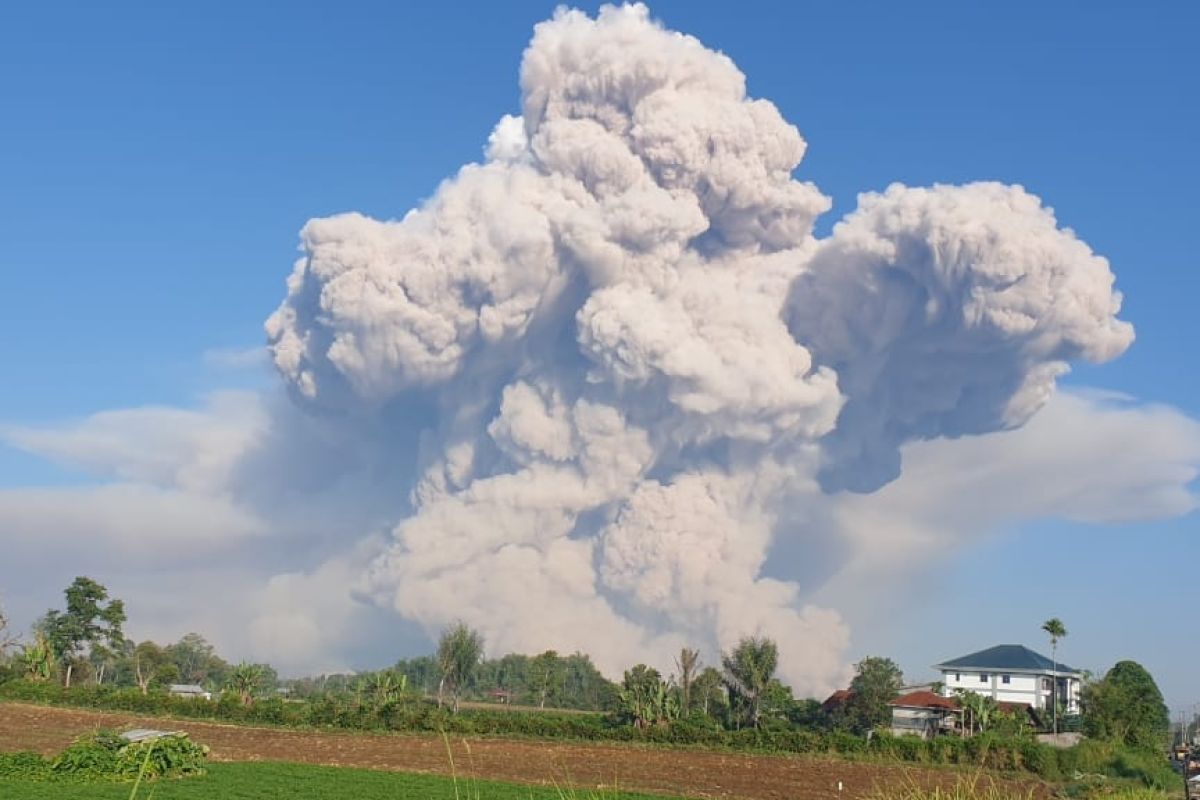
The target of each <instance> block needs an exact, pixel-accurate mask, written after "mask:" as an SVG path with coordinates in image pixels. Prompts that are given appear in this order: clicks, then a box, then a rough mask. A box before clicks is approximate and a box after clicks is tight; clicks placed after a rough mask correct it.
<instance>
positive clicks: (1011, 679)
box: [942, 670, 1079, 713]
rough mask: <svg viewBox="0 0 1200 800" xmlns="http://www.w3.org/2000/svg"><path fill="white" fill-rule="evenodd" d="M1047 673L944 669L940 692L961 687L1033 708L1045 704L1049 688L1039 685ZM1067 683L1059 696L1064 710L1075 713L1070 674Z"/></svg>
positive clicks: (951, 692)
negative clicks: (1005, 678) (1066, 688)
mask: <svg viewBox="0 0 1200 800" xmlns="http://www.w3.org/2000/svg"><path fill="white" fill-rule="evenodd" d="M1005 675H1007V676H1008V683H1005V682H1004V676H1005ZM984 676H986V680H984V679H983V678H984ZM1049 677H1050V676H1049V674H1047V675H1032V674H1029V673H1002V672H987V673H983V672H980V671H971V670H944V671H943V672H942V683H944V684H945V687H946V688H945V689H944V690H943V692H942V694H944V695H945V696H946V697H951V696H953V695H954V693H955V691H956V690H959V689H962V690H965V691H970V692H975V693H976V694H983V695H988V696H990V697H993V698H995V699H996V700H997V701H999V702H1002V703H1027V704H1029V705H1031V706H1033V707H1034V708H1049V707H1050V690H1049V689H1048V688H1046V689H1043V688H1042V686H1043V683H1042V680H1043V678H1046V679H1048V678H1049ZM1067 685H1068V691H1067V693H1066V696H1064V698H1063V699H1064V700H1065V701H1066V705H1067V710H1068V712H1069V713H1076V712H1078V710H1079V681H1078V680H1076V679H1074V678H1070V679H1068V680H1067Z"/></svg>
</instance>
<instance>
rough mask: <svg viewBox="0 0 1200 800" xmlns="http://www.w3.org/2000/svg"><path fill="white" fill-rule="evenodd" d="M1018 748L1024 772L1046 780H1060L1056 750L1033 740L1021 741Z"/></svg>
mask: <svg viewBox="0 0 1200 800" xmlns="http://www.w3.org/2000/svg"><path fill="white" fill-rule="evenodd" d="M1018 747H1019V749H1020V754H1021V767H1022V768H1023V769H1024V770H1026V771H1027V772H1032V773H1033V774H1035V775H1037V776H1039V777H1041V778H1045V779H1046V780H1057V779H1058V777H1059V761H1058V756H1057V755H1056V753H1055V750H1054V748H1052V747H1050V746H1048V745H1044V744H1042V743H1041V742H1037V741H1034V740H1033V739H1025V740H1023V741H1021V742H1020V744H1019V745H1018Z"/></svg>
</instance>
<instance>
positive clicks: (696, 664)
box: [675, 647, 700, 715]
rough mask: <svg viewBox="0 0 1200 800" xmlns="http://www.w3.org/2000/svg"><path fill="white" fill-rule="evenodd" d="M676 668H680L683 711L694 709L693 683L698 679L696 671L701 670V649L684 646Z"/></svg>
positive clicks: (680, 691)
mask: <svg viewBox="0 0 1200 800" xmlns="http://www.w3.org/2000/svg"><path fill="white" fill-rule="evenodd" d="M675 668H676V669H678V670H679V694H680V703H681V705H682V707H683V713H684V714H685V715H686V714H687V713H688V712H690V711H691V710H692V684H693V683H695V681H696V673H698V672H699V671H700V651H699V650H692V649H690V648H687V647H685V648H683V649H682V650H680V651H679V656H678V657H677V658H676V659H675Z"/></svg>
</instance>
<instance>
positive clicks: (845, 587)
mask: <svg viewBox="0 0 1200 800" xmlns="http://www.w3.org/2000/svg"><path fill="white" fill-rule="evenodd" d="M521 92H522V116H521V117H514V116H506V117H504V118H503V119H502V120H501V122H500V123H499V125H498V126H497V127H496V129H495V130H494V131H493V132H492V136H491V138H490V139H489V145H488V147H487V149H486V154H487V160H486V161H485V163H483V164H468V165H466V166H464V167H462V169H460V170H459V171H458V173H457V174H456V175H454V176H453V177H451V178H450V179H448V180H447V181H445V182H444V183H443V184H442V185H441V186H440V187H439V188H438V189H437V191H436V192H435V193H434V195H433V196H432V198H431V199H430V200H429V201H428V202H427V203H425V204H424V205H422V206H421V207H420V208H417V209H414V210H412V211H410V212H409V213H407V214H406V215H404V216H403V217H402V218H401V219H399V220H397V221H386V222H385V221H378V220H373V219H370V218H368V217H365V216H363V215H361V214H356V213H348V214H341V215H338V216H334V217H330V218H326V219H314V220H311V221H309V223H308V224H307V225H305V227H304V230H303V232H302V234H301V240H302V249H303V256H302V257H301V259H300V260H299V261H298V262H297V263H296V265H295V268H294V270H293V272H292V274H291V276H290V278H289V280H288V288H287V295H286V297H285V298H284V300H283V302H282V303H281V304H280V306H279V308H278V309H277V310H276V311H275V313H274V314H272V315H271V317H270V318H269V320H268V321H267V323H266V331H267V335H268V339H269V343H270V344H269V351H270V357H271V360H272V362H273V363H274V366H275V367H276V369H277V370H278V372H279V374H280V376H281V377H282V379H283V381H284V383H285V385H286V387H287V389H288V390H289V392H290V396H291V397H294V398H295V399H296V401H297V402H296V403H295V404H294V405H292V404H288V403H286V402H284V401H282V400H281V399H280V398H278V397H275V396H274V395H271V394H265V395H255V394H246V393H242V394H217V395H213V396H212V397H211V398H209V399H208V400H207V402H206V403H205V404H204V406H203V407H202V408H201V409H199V410H181V409H165V408H145V409H131V410H125V411H115V412H106V413H101V414H97V415H95V416H93V417H90V418H88V419H86V420H83V421H81V422H77V423H74V424H67V425H61V426H54V427H50V428H41V429H30V428H16V429H9V430H7V431H6V432H5V434H4V438H5V439H6V440H7V441H9V442H11V443H13V444H15V445H16V446H19V447H22V448H24V449H26V450H28V451H29V452H33V453H36V454H40V455H43V456H45V457H47V458H49V459H52V460H54V461H56V462H58V463H62V464H66V465H68V466H72V467H76V468H82V469H84V470H86V471H88V472H90V473H92V474H93V475H97V476H99V477H100V478H101V479H103V480H109V481H113V482H114V483H113V484H112V485H104V486H101V487H98V488H97V487H90V488H85V489H78V488H76V489H64V490H56V491H55V492H51V491H49V490H24V491H19V492H18V491H16V490H14V491H10V492H8V493H7V494H6V495H4V496H3V498H0V530H4V528H3V526H4V525H5V523H6V521H7V522H8V523H11V524H10V528H11V529H12V530H18V531H24V532H25V533H22V534H21V536H22V539H21V541H22V542H23V543H24V544H23V546H27V547H29V548H30V550H29V551H27V553H26V555H24V556H23V558H27V559H35V558H45V557H47V556H48V554H49V553H50V552H51V551H50V550H47V549H45V548H43V549H42V550H41V551H38V552H40V555H37V556H35V555H34V551H37V548H38V547H39V544H38V542H39V541H41V539H42V538H44V539H45V541H46V547H47V548H49V547H62V546H63V543H65V542H71V541H78V542H80V543H90V544H89V546H90V547H91V548H92V550H91V551H88V550H85V552H88V553H89V555H88V558H89V559H91V560H90V561H89V563H96V564H107V563H110V562H111V557H112V555H114V554H121V553H138V554H141V555H142V556H143V557H148V558H151V559H153V558H156V557H158V558H161V561H160V562H158V563H160V564H161V565H162V567H163V568H165V569H170V570H171V574H172V576H173V580H177V581H184V580H194V581H197V582H198V584H197V585H198V586H201V587H202V591H205V592H210V593H213V594H214V601H213V603H212V607H213V608H212V611H211V612H210V611H208V610H205V611H204V612H203V613H200V612H197V611H195V610H192V611H179V605H180V604H179V603H167V604H166V605H160V606H157V607H156V608H159V609H162V608H170V609H172V610H174V611H175V612H176V613H181V614H184V615H185V616H186V617H187V618H189V619H195V620H196V622H197V624H200V623H201V622H203V623H204V624H205V625H210V626H212V628H210V630H212V631H213V637H214V639H215V640H218V641H222V642H229V643H230V646H231V647H245V648H249V649H250V650H251V651H252V652H255V653H257V652H259V651H258V650H255V649H254V648H270V650H271V653H272V656H271V657H272V659H273V660H278V661H280V663H281V665H282V666H284V667H285V669H286V668H311V667H312V665H314V664H317V663H327V662H328V663H333V662H340V659H339V658H337V656H338V655H342V654H349V653H350V652H351V650H353V648H355V647H358V646H361V642H362V639H361V638H357V639H356V638H355V636H351V635H349V634H347V631H353V630H356V629H366V628H369V627H370V626H369V625H368V624H367V623H366V622H363V621H364V620H367V619H368V618H369V617H370V615H371V614H372V613H373V612H372V611H371V610H370V609H369V608H368V607H367V606H365V605H364V604H363V603H362V602H360V600H359V599H356V598H358V597H361V596H363V595H361V594H359V592H362V593H365V594H367V595H369V596H370V597H371V598H372V599H373V600H374V601H376V602H378V603H380V604H381V605H383V606H384V607H386V608H388V609H390V610H392V611H394V612H398V613H399V614H400V615H401V616H402V617H404V618H405V619H407V620H409V621H411V622H413V623H415V624H417V625H419V626H422V627H423V628H424V629H425V630H426V631H429V632H432V631H435V630H436V629H437V628H439V627H440V626H442V625H444V624H446V623H447V622H449V621H451V620H453V619H456V618H463V619H465V620H466V621H467V622H469V623H470V624H473V625H476V626H479V627H481V628H482V629H483V632H484V634H485V635H486V637H487V638H488V640H489V642H490V643H491V646H492V647H495V648H498V649H499V650H504V649H519V650H525V651H537V650H542V649H546V648H550V647H553V648H557V649H560V650H572V649H576V648H579V649H584V650H588V651H590V652H592V653H593V654H594V655H595V656H596V657H597V659H598V660H599V661H600V663H601V664H602V665H603V666H604V667H605V668H606V669H607V670H608V671H609V672H612V673H615V672H616V671H617V670H618V669H619V668H621V667H623V666H627V665H628V664H629V663H630V662H632V661H634V660H639V661H640V660H645V661H649V662H651V663H658V664H661V665H664V666H665V665H666V664H667V662H668V659H669V658H670V654H671V652H672V651H673V650H674V649H675V648H677V647H678V646H679V645H680V644H681V643H683V642H687V643H690V644H693V645H699V646H701V647H703V648H704V649H705V650H707V651H708V655H709V657H710V658H711V657H713V656H715V651H716V650H717V649H718V648H723V647H728V646H730V645H731V644H733V643H734V642H735V641H736V639H737V638H738V637H739V636H740V635H742V634H747V633H764V634H767V635H769V636H772V637H774V638H776V639H777V640H779V642H780V644H781V648H782V651H783V654H784V657H785V658H784V663H783V665H782V666H783V671H784V675H785V676H786V677H787V678H788V679H789V680H790V681H792V682H793V683H794V684H795V685H796V686H797V688H799V689H800V690H801V691H804V692H817V693H819V692H821V691H824V690H826V689H828V688H831V687H832V686H833V685H835V684H837V683H838V682H840V681H841V680H842V679H843V678H844V676H845V671H846V665H845V663H844V660H845V652H846V649H847V643H848V640H849V631H848V629H847V625H846V623H845V621H844V619H843V617H842V616H841V614H840V613H839V609H841V608H842V607H850V606H851V604H852V603H854V602H875V603H880V602H894V599H893V598H892V596H891V595H890V594H888V593H887V592H886V591H885V587H886V585H887V583H888V582H889V581H902V580H903V579H904V577H905V576H906V575H909V574H912V570H913V569H914V566H913V565H914V564H918V563H919V561H920V559H921V558H922V557H923V556H924V555H926V554H928V553H931V552H933V553H941V552H945V551H947V550H949V549H952V548H953V547H954V546H955V545H956V544H957V543H961V542H967V541H970V540H971V537H972V536H974V535H976V534H977V533H978V532H979V531H982V530H987V529H990V528H995V527H997V526H1002V525H1004V524H1007V523H1010V522H1014V521H1019V520H1021V519H1027V518H1033V517H1042V516H1057V517H1067V518H1070V519H1083V520H1089V521H1110V520H1113V521H1115V520H1128V519H1140V518H1145V517H1156V516H1163V515H1170V514H1178V513H1183V512H1185V511H1187V510H1188V509H1189V508H1192V507H1194V502H1195V500H1194V497H1193V495H1192V493H1191V492H1190V490H1189V488H1188V484H1189V482H1190V481H1191V480H1192V479H1193V478H1194V477H1195V474H1196V467H1197V464H1198V463H1200V448H1198V447H1197V445H1196V441H1197V437H1196V425H1195V423H1194V422H1193V421H1192V420H1189V419H1187V418H1186V417H1183V416H1182V415H1180V414H1179V413H1178V412H1175V411H1172V410H1170V409H1163V408H1156V407H1139V406H1135V405H1121V404H1114V403H1113V402H1112V401H1107V400H1105V401H1101V400H1097V399H1095V398H1089V397H1084V396H1079V395H1058V396H1056V395H1055V390H1056V382H1057V380H1058V378H1059V377H1060V376H1061V375H1062V374H1063V373H1064V372H1065V371H1066V369H1067V365H1068V363H1069V362H1071V361H1075V360H1080V359H1083V360H1090V361H1093V362H1102V361H1105V360H1108V359H1111V358H1113V357H1116V356H1118V355H1119V354H1120V353H1121V352H1123V351H1124V350H1125V348H1126V347H1127V346H1128V345H1129V344H1130V342H1131V341H1132V337H1133V331H1132V328H1131V327H1130V326H1129V325H1128V324H1127V323H1126V322H1123V321H1121V320H1120V319H1119V318H1118V317H1117V314H1118V312H1119V310H1120V303H1121V297H1120V294H1119V292H1116V291H1115V289H1114V284H1113V275H1112V272H1111V270H1110V269H1109V265H1108V262H1107V261H1105V260H1104V259H1103V258H1102V257H1101V256H1098V255H1096V254H1094V253H1093V252H1092V251H1091V250H1090V249H1089V248H1088V246H1087V245H1086V244H1084V243H1083V242H1081V241H1080V240H1079V239H1078V238H1077V237H1076V236H1075V235H1074V233H1073V232H1071V231H1070V230H1066V229H1063V228H1061V227H1059V225H1058V223H1057V220H1056V219H1055V217H1054V215H1053V213H1052V212H1051V211H1050V210H1049V209H1048V208H1047V207H1045V206H1044V205H1043V204H1042V203H1041V201H1040V199H1039V198H1037V197H1034V196H1033V195H1031V194H1029V193H1027V192H1025V191H1024V190H1023V189H1021V188H1020V187H1010V186H1002V185H999V184H994V183H976V184H968V185H965V186H935V187H932V188H910V187H903V186H893V187H891V188H889V189H888V190H887V191H886V192H884V193H882V194H867V195H863V196H862V197H861V198H860V201H859V208H858V210H857V211H855V212H854V213H852V214H851V215H849V216H848V217H847V218H846V219H845V220H843V221H842V222H841V223H839V224H838V225H837V226H836V227H835V228H834V232H833V234H832V235H831V236H830V237H828V238H825V239H821V240H818V239H816V238H815V237H814V236H813V234H812V228H813V222H814V220H815V218H816V217H817V215H819V214H820V213H822V212H824V211H826V210H827V209H828V208H829V201H828V199H827V198H825V197H824V196H823V195H822V194H821V193H820V191H819V190H818V189H817V188H816V187H814V186H812V185H811V184H807V183H803V182H800V181H797V180H795V179H794V178H793V171H794V170H795V169H796V167H797V166H798V165H799V163H800V160H801V158H802V157H803V156H804V152H805V143H804V140H803V139H802V137H801V136H800V134H799V132H798V131H797V129H796V128H795V127H794V126H793V125H792V124H790V123H789V122H788V121H786V120H784V119H783V118H782V116H781V115H780V114H779V112H778V110H777V109H776V108H775V107H774V106H773V105H772V104H771V103H770V102H769V101H766V100H763V99H756V98H752V97H749V96H748V95H747V94H746V84H745V78H744V76H743V75H742V73H741V72H740V71H739V70H738V69H737V67H736V66H735V65H734V64H733V62H732V61H731V60H730V59H729V58H728V57H726V56H724V55H722V54H720V53H717V52H714V51H712V50H709V49H707V48H705V47H704V46H703V45H702V44H701V43H700V42H698V41H697V40H696V39H694V38H692V37H689V36H684V35H680V34H676V33H674V32H671V31H667V30H665V29H663V28H662V27H660V26H659V25H657V24H655V23H654V22H652V21H651V19H650V16H649V12H648V11H647V9H646V8H645V7H643V6H640V5H635V6H622V7H605V8H603V9H602V10H601V11H600V12H599V14H598V16H597V17H596V18H594V19H592V18H589V17H588V16H587V15H585V14H583V13H581V12H577V11H567V10H560V11H558V12H556V14H555V16H554V18H553V19H551V20H549V21H547V22H545V23H542V24H541V25H539V26H537V28H536V30H535V33H534V37H533V41H532V42H531V43H530V45H529V47H528V49H527V50H526V52H525V56H524V59H523V62H522V69H521ZM217 360H221V359H220V358H218V359H217ZM233 360H235V361H237V360H240V357H238V358H234V359H233ZM1039 412H1040V413H1039ZM1022 426H1024V427H1022ZM998 431H1004V432H1003V433H997V432H998ZM972 437H974V438H972ZM1114 454H1119V457H1115V456H1114ZM889 481H891V483H890V484H889ZM842 487H848V488H851V489H854V490H855V491H859V492H863V493H864V494H861V495H856V494H848V493H844V492H836V491H835V490H837V489H839V488H842ZM92 519H96V520H101V521H102V522H99V523H97V524H89V521H90V520H92ZM388 531H390V535H384V536H382V538H379V539H377V538H376V536H377V535H378V534H385V533H386V532H388ZM172 537H174V539H172ZM164 541H180V542H188V543H189V546H194V547H195V548H196V549H197V551H198V552H201V553H214V554H215V553H220V557H221V558H227V559H231V560H236V561H237V562H238V569H236V570H224V571H222V570H215V569H213V568H212V567H211V564H210V563H209V562H205V561H203V560H201V561H200V563H199V564H198V566H197V569H198V571H195V572H189V567H188V566H187V565H186V564H185V565H181V564H179V562H178V560H176V561H175V562H174V563H172V562H171V561H170V560H169V555H168V554H166V553H164V551H162V550H161V549H160V548H159V544H160V543H162V542H164ZM106 547H107V548H109V549H110V550H111V552H109V553H107V555H106V553H105V552H103V551H104V550H105V548H106ZM781 548H782V549H786V550H787V552H788V555H787V558H784V557H782V556H780V555H779V553H780V552H782V550H781ZM773 553H774V554H775V555H774V556H773V555H772V554H773ZM146 554H149V555H148V556H147V555H146ZM105 558H108V559H109V560H107V561H106V560H105ZM28 563H33V561H30V562H28ZM222 581H233V582H235V583H234V584H233V585H231V586H223V585H221V582H222ZM130 585H131V586H134V587H135V588H134V590H133V591H134V592H135V595H133V596H131V597H130V598H129V599H130V602H131V608H132V607H133V606H135V605H136V602H137V600H138V599H140V598H141V599H144V598H150V597H155V596H159V597H160V599H161V593H162V592H163V591H165V587H164V586H163V585H162V584H158V583H155V582H153V581H150V582H148V583H146V584H139V583H137V582H136V581H134V582H132V583H131V584H130ZM137 586H143V588H142V589H137V588H136V587H137ZM139 591H143V592H144V594H143V595H137V594H136V593H137V592H139ZM239 608H241V609H244V611H243V612H242V613H240V614H239V613H237V609H239ZM155 613H161V612H155ZM360 626H362V627H361V628H360ZM356 635H357V634H356Z"/></svg>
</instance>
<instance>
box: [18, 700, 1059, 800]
mask: <svg viewBox="0 0 1200 800" xmlns="http://www.w3.org/2000/svg"><path fill="white" fill-rule="evenodd" d="M128 726H137V727H149V728H159V729H166V730H184V731H187V732H188V734H189V735H190V736H191V737H192V739H194V740H195V741H197V742H201V743H203V744H207V745H208V746H209V747H211V748H212V755H213V758H215V759H217V760H221V761H294V762H304V763H311V764H327V765H333V766H355V767H370V768H375V769H390V770H403V771H407V772H429V773H438V774H449V773H450V772H451V765H450V758H449V754H448V753H447V745H446V742H444V741H443V740H442V739H440V738H437V737H427V736H409V735H400V734H365V733H341V732H325V731H305V730H286V729H278V728H252V727H245V726H239V725H222V724H217V723H212V722H194V721H191V720H178V719H161V718H153V717H142V716H135V715H129V714H117V713H109V712H98V711H83V710H77V709H63V708H50V707H44V706H32V705H24V704H17V703H3V704H0V751H3V750H9V751H12V750H36V751H39V752H41V753H44V754H47V755H48V754H51V753H55V752H57V751H59V750H61V749H62V748H63V747H65V746H66V745H67V744H68V743H69V742H70V741H71V740H72V739H73V738H74V737H75V736H78V735H79V734H81V733H84V732H86V731H89V730H92V729H95V728H99V727H106V728H120V727H128ZM450 747H451V751H452V753H453V759H454V770H455V771H456V772H457V774H458V775H459V776H460V777H463V776H467V775H472V776H476V777H479V778H488V779H492V780H507V781H517V782H522V783H538V784H545V783H557V784H559V785H569V786H574V787H580V788H583V787H588V788H592V787H599V786H609V787H611V786H613V785H616V786H619V787H620V788H622V789H626V790H629V791H642V792H650V793H662V794H677V795H685V796H689V797H706V798H726V797H728V798H735V797H736V798H747V799H753V800H758V799H759V798H761V800H784V799H785V798H787V799H789V800H818V798H820V800H827V799H829V798H841V799H842V800H853V798H858V797H863V796H865V795H868V794H870V793H871V792H872V790H874V789H877V788H886V787H888V786H894V785H899V784H903V783H918V784H922V785H940V786H952V785H953V784H954V783H955V782H956V781H958V780H960V779H961V778H962V777H963V775H964V774H963V773H961V772H954V771H950V770H937V769H921V768H909V767H903V766H898V765H886V764H875V763H862V762H857V763H856V762H850V761H843V760H837V759H826V758H818V757H813V756H791V757H789V756H768V755H749V754H739V753H722V752H712V751H698V750H671V749H663V748H642V747H634V746H617V745H600V744H577V743H564V742H534V741H519V740H504V739H467V740H464V739H461V738H456V739H452V740H451V742H450ZM984 780H990V779H984ZM839 781H840V782H841V784H842V791H841V792H840V793H839V791H838V782H839ZM1010 786H1011V788H1014V789H1018V790H1021V791H1022V792H1023V793H1027V792H1029V791H1030V790H1032V791H1033V792H1034V794H1035V796H1049V791H1048V787H1046V786H1045V785H1042V784H1036V783H1032V782H1030V783H1023V784H1017V783H1010Z"/></svg>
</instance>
